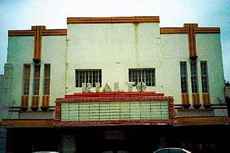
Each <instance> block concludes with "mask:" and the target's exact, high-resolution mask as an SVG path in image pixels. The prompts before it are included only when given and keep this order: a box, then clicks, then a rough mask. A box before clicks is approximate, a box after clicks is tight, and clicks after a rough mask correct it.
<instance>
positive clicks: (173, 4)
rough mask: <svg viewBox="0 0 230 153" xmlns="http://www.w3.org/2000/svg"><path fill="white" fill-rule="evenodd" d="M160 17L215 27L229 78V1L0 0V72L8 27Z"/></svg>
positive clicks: (165, 21)
mask: <svg viewBox="0 0 230 153" xmlns="http://www.w3.org/2000/svg"><path fill="white" fill-rule="evenodd" d="M84 16H93V17H95V16H160V26H161V27H163V26H183V24H184V23H186V22H187V23H191V22H193V23H199V26H218V27H220V29H221V44H222V52H223V65H224V75H225V80H227V81H230V0H0V27H1V28H0V74H2V73H3V72H4V63H6V56H7V43H8V42H7V39H8V30H16V29H17V30H21V29H30V28H31V25H46V27H47V28H66V26H67V24H66V18H67V17H84Z"/></svg>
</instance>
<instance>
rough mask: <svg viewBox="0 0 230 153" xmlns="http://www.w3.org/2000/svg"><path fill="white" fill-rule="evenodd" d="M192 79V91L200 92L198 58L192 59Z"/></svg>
mask: <svg viewBox="0 0 230 153" xmlns="http://www.w3.org/2000/svg"><path fill="white" fill-rule="evenodd" d="M191 81H192V92H193V93H197V92H198V79H197V65H196V60H191Z"/></svg>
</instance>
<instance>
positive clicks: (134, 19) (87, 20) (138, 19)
mask: <svg viewBox="0 0 230 153" xmlns="http://www.w3.org/2000/svg"><path fill="white" fill-rule="evenodd" d="M94 23H97V24H98V23H160V17H159V16H129V17H68V18H67V24H94Z"/></svg>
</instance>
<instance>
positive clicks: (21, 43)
mask: <svg viewBox="0 0 230 153" xmlns="http://www.w3.org/2000/svg"><path fill="white" fill-rule="evenodd" d="M33 45H34V38H33V37H32V36H17V37H9V39H8V54H7V63H8V64H12V67H13V71H12V82H11V83H12V86H13V88H12V89H11V90H12V91H11V92H10V94H11V96H10V98H9V103H10V105H11V106H13V105H14V106H19V105H20V103H21V96H22V92H23V91H22V77H23V74H22V72H23V64H31V68H32V59H33ZM31 72H32V71H31ZM31 74H32V73H31ZM31 79H32V76H31ZM31 92H32V83H30V93H31Z"/></svg>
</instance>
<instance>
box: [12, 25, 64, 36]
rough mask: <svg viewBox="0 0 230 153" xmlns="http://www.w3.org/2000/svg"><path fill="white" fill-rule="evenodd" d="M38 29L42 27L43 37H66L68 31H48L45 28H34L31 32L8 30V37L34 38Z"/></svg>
mask: <svg viewBox="0 0 230 153" xmlns="http://www.w3.org/2000/svg"><path fill="white" fill-rule="evenodd" d="M36 27H42V30H41V35H42V36H66V35H67V29H46V28H45V26H32V27H31V30H8V36H9V37H14V36H34V35H35V31H36Z"/></svg>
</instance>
